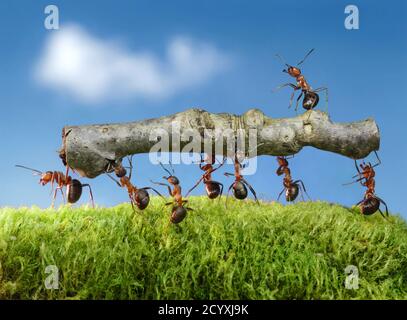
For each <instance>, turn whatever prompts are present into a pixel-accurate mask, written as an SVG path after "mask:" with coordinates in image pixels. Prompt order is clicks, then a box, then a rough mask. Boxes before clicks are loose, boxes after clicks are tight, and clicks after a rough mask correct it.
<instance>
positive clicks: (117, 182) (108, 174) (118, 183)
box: [106, 173, 122, 188]
mask: <svg viewBox="0 0 407 320" xmlns="http://www.w3.org/2000/svg"><path fill="white" fill-rule="evenodd" d="M106 174H107V176H108V177H109V178H110V179H112V180H113V181H114V182H116V184H117V185H118V186H119V187H120V188H121V187H122V185H121V184H120V182H119V181H117V180H116V179H115V178H113V177H112V176H111V175H110V173H106Z"/></svg>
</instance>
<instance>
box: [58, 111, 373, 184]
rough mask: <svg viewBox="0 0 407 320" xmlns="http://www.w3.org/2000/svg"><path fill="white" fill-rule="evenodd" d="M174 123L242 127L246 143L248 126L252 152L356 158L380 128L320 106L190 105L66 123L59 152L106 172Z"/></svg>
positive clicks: (84, 171) (89, 171)
mask: <svg viewBox="0 0 407 320" xmlns="http://www.w3.org/2000/svg"><path fill="white" fill-rule="evenodd" d="M176 124H178V125H179V127H180V135H181V136H188V135H190V132H191V130H192V129H195V131H197V132H198V133H199V134H200V135H201V137H204V136H205V137H206V136H207V134H205V129H212V130H215V129H216V130H218V131H219V132H226V131H228V132H229V134H230V132H232V134H233V135H236V134H237V132H238V131H239V129H243V130H245V140H246V141H245V142H246V145H247V144H248V139H249V133H248V132H249V130H250V129H251V130H257V134H256V135H257V143H258V144H259V147H258V149H257V155H271V156H277V155H290V154H295V153H298V152H299V151H300V150H301V149H302V148H303V147H305V146H311V147H314V148H318V149H321V150H325V151H331V152H334V153H338V154H341V155H344V156H347V157H349V158H352V159H361V158H364V157H366V156H367V155H369V153H370V152H372V151H374V150H378V149H379V145H380V133H379V128H378V127H377V124H376V122H375V121H374V120H373V119H367V120H363V121H358V122H351V123H333V122H331V120H330V119H329V117H328V115H327V114H326V113H324V112H322V111H319V110H316V111H307V112H305V113H304V114H301V115H299V116H297V117H294V118H282V119H273V118H269V117H267V116H265V115H264V114H263V112H262V111H260V110H257V109H251V110H249V111H247V112H246V113H244V114H243V115H242V116H238V115H233V114H228V113H219V114H215V113H209V112H206V111H204V110H201V109H189V110H186V111H183V112H179V113H176V114H174V115H170V116H165V117H161V118H156V119H149V120H143V121H136V122H130V123H123V124H105V125H84V126H66V127H64V128H63V131H62V137H63V145H62V149H61V151H60V157H61V158H62V159H63V161H64V162H65V163H68V165H69V166H70V167H71V168H73V169H75V170H76V171H77V172H78V173H79V174H81V175H82V176H87V177H89V178H94V177H96V176H98V175H100V174H102V173H104V172H106V170H107V169H109V168H110V166H111V164H112V163H120V162H121V160H122V158H123V157H125V156H126V155H130V154H137V153H149V152H150V151H151V148H152V147H153V146H154V145H155V144H156V143H157V139H151V134H152V132H154V131H157V132H164V133H167V134H169V137H170V139H172V140H171V141H175V140H176V137H175V133H174V132H173V130H174V126H176ZM209 138H210V139H212V142H213V145H215V143H219V141H220V143H221V144H222V145H223V148H224V150H226V149H227V150H229V149H228V147H227V145H226V140H225V139H223V138H222V139H221V140H219V139H217V138H216V137H215V136H214V135H212V136H211V135H209ZM188 143H189V141H188V140H186V141H181V142H180V143H179V145H178V147H179V148H180V149H181V150H182V148H183V147H184V146H186V145H187V144H188ZM175 145H176V144H175ZM202 146H203V144H202ZM180 149H174V145H172V143H170V145H169V149H168V150H163V151H169V152H171V151H175V152H179V151H180ZM199 151H201V150H199ZM202 151H203V148H202Z"/></svg>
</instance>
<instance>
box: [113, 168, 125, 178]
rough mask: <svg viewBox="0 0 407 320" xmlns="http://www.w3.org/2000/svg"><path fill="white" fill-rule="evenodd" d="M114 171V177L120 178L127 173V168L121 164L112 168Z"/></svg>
mask: <svg viewBox="0 0 407 320" xmlns="http://www.w3.org/2000/svg"><path fill="white" fill-rule="evenodd" d="M114 173H115V175H116V177H118V178H122V177H124V176H125V175H126V174H127V170H126V169H124V168H123V167H122V166H120V167H116V168H115V169H114Z"/></svg>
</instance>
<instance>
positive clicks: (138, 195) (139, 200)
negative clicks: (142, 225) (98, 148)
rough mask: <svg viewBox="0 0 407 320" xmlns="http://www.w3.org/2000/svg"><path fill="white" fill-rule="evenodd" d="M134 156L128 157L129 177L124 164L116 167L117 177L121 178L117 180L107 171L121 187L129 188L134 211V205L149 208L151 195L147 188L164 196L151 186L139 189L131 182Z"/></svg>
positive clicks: (142, 208)
mask: <svg viewBox="0 0 407 320" xmlns="http://www.w3.org/2000/svg"><path fill="white" fill-rule="evenodd" d="M132 160H133V156H131V157H129V158H128V161H129V167H128V168H129V170H130V172H129V176H128V177H127V176H126V174H127V170H126V169H125V168H124V167H123V166H122V165H119V166H115V167H114V173H115V174H116V177H118V178H119V179H120V180H119V181H117V180H116V179H115V178H113V177H112V176H111V175H110V174H109V173H107V175H108V177H110V178H111V179H112V180H113V181H114V182H116V184H117V185H118V186H119V187H121V188H127V192H128V193H129V198H130V203H131V207H132V208H133V211H134V212H135V209H134V205H136V206H137V208H139V209H140V210H144V209H145V208H147V206H148V204H149V203H150V195H149V194H148V192H147V190H153V191H154V192H155V193H156V194H158V195H159V196H161V197H162V195H161V194H160V193H159V192H158V191H157V190H155V189H154V188H151V187H144V188H140V189H138V188H137V187H136V186H134V185H133V184H132V183H131V174H132V171H133V161H132Z"/></svg>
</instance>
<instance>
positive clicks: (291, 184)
mask: <svg viewBox="0 0 407 320" xmlns="http://www.w3.org/2000/svg"><path fill="white" fill-rule="evenodd" d="M287 159H290V158H287V157H283V156H278V157H277V162H278V164H279V167H278V169H277V171H276V173H277V175H278V176H281V175H283V174H284V179H283V185H284V189H283V190H281V192H280V194H279V195H278V198H277V201H278V200H279V199H280V197H281V195H282V194H283V192H284V191H285V199H286V201H288V202H291V201H294V200H295V199H296V198H297V196H298V194H299V192H300V191H301V197H302V200H304V196H303V195H302V191H304V193H305V194H306V195H307V197H308V198H309V199H311V198H310V196H309V195H308V193H307V190H306V189H305V185H304V182H302V180H295V181H292V178H291V170H290V168H288V161H287ZM299 183H301V184H299ZM301 188H302V189H301Z"/></svg>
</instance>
